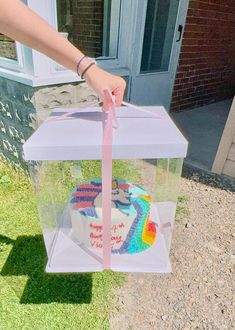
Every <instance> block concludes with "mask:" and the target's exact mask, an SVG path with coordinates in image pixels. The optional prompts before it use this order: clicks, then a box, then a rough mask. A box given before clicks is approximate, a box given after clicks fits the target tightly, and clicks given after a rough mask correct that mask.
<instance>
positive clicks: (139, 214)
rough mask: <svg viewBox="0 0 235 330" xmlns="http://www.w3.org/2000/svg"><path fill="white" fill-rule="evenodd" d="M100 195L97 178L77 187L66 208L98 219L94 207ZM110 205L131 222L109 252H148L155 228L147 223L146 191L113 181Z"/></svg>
mask: <svg viewBox="0 0 235 330" xmlns="http://www.w3.org/2000/svg"><path fill="white" fill-rule="evenodd" d="M101 193H102V183H101V179H94V180H92V181H90V182H87V183H84V184H81V185H79V186H77V187H76V188H75V189H74V190H73V191H72V193H71V196H70V207H71V208H72V210H73V212H74V211H77V212H79V213H80V214H81V215H83V216H85V217H87V218H89V219H97V220H98V219H99V215H98V214H97V208H96V205H100V204H101V201H100V199H101V197H102V194H101ZM98 200H99V203H98ZM112 204H113V205H112V207H115V208H116V209H117V210H118V211H119V212H121V213H122V214H124V215H126V216H127V217H128V216H131V217H132V218H133V219H134V220H133V222H132V224H131V226H130V229H129V231H128V233H127V235H126V238H125V239H124V241H123V242H122V244H121V246H120V247H119V248H118V249H115V248H114V249H112V253H119V254H123V253H128V254H131V253H138V252H141V251H144V250H146V249H148V248H149V247H150V246H151V245H152V244H153V243H154V241H155V238H156V225H155V223H154V222H152V221H151V220H150V209H151V199H150V196H149V195H148V194H147V192H146V191H144V190H143V189H142V188H141V187H139V186H137V185H134V184H132V183H131V182H128V181H125V180H122V179H114V180H113V185H112ZM101 228H102V227H101Z"/></svg>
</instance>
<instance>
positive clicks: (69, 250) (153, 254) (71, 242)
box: [46, 202, 175, 273]
mask: <svg viewBox="0 0 235 330" xmlns="http://www.w3.org/2000/svg"><path fill="white" fill-rule="evenodd" d="M160 204H161V212H160V213H161V216H162V214H164V212H163V209H164V208H165V209H166V210H168V213H169V208H172V212H171V215H172V216H173V219H174V213H175V203H172V202H165V203H163V202H162V203H160ZM155 205H156V204H155ZM156 208H157V209H158V206H157V205H156ZM64 215H65V216H64V217H63V221H62V223H61V227H60V228H59V229H58V232H57V234H56V236H55V238H54V242H53V244H52V248H51V252H50V255H49V260H48V263H47V266H46V272H48V273H79V272H98V271H102V270H103V264H102V253H103V252H102V250H101V251H99V250H97V249H95V250H94V249H93V250H91V249H87V248H86V247H82V246H80V245H78V243H76V240H75V239H74V237H73V236H72V232H71V224H69V223H68V220H67V219H68V217H67V216H66V210H65V213H64ZM158 219H159V217H158ZM173 219H169V218H168V220H172V221H173ZM160 221H161V219H160ZM163 222H164V221H163ZM158 225H159V224H158ZM110 269H111V270H113V271H115V272H146V273H149V272H153V273H169V272H171V263H170V259H169V253H168V250H167V245H166V241H165V238H164V235H163V234H162V233H161V231H160V230H159V229H158V231H157V239H156V242H155V243H154V244H153V246H152V247H150V248H148V249H147V250H145V251H143V252H140V253H136V254H112V255H111V267H110Z"/></svg>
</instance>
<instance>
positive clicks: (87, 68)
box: [81, 62, 95, 79]
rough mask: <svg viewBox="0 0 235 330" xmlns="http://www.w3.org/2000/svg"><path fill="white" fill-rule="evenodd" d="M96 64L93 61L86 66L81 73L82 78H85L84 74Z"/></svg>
mask: <svg viewBox="0 0 235 330" xmlns="http://www.w3.org/2000/svg"><path fill="white" fill-rule="evenodd" d="M94 64H95V62H92V63H90V64H89V65H88V66H87V67H86V69H85V70H84V71H83V73H82V74H81V78H82V79H83V78H84V74H85V73H86V72H87V71H88V70H89V69H90V67H92V65H94Z"/></svg>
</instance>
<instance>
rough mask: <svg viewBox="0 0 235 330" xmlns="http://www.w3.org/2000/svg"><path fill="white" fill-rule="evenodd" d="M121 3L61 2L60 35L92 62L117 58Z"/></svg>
mask: <svg viewBox="0 0 235 330" xmlns="http://www.w3.org/2000/svg"><path fill="white" fill-rule="evenodd" d="M120 7H121V3H120V0H57V22H58V31H60V32H64V33H65V36H66V37H68V39H69V40H70V41H71V42H72V43H73V44H74V45H75V46H76V47H78V48H79V49H81V50H82V51H83V52H84V53H86V54H87V55H88V56H90V57H92V58H100V59H102V58H104V57H105V58H107V57H108V58H116V57H117V49H118V34H119V18H120Z"/></svg>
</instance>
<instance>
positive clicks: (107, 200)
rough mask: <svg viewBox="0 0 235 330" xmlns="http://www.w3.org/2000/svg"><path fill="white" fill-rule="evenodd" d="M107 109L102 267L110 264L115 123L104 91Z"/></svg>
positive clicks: (111, 104)
mask: <svg viewBox="0 0 235 330" xmlns="http://www.w3.org/2000/svg"><path fill="white" fill-rule="evenodd" d="M104 94H105V97H106V99H107V101H108V102H107V103H108V104H109V111H108V116H107V120H106V122H105V125H104V132H103V144H102V214H103V268H104V269H110V266H111V252H112V247H111V209H112V144H113V120H115V122H116V125H117V119H116V114H115V106H114V105H115V99H114V98H113V96H112V94H111V92H110V91H108V90H105V91H104Z"/></svg>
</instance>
